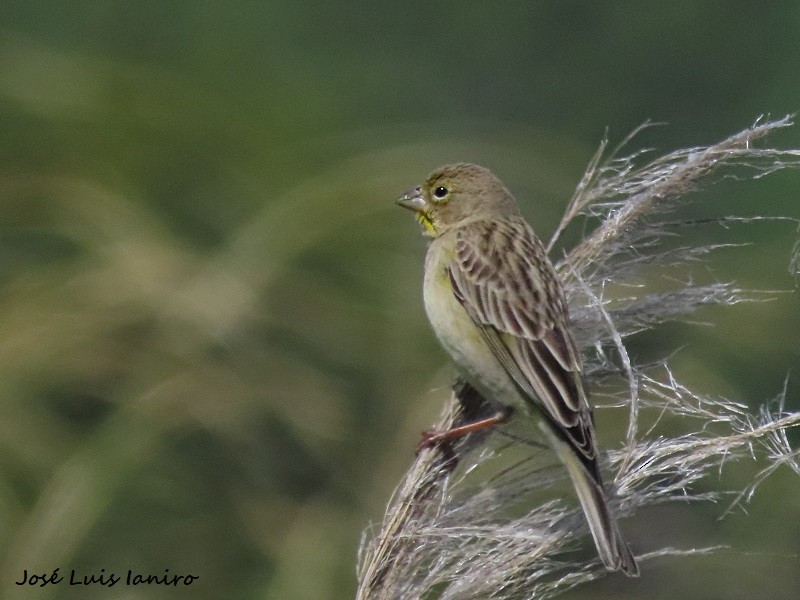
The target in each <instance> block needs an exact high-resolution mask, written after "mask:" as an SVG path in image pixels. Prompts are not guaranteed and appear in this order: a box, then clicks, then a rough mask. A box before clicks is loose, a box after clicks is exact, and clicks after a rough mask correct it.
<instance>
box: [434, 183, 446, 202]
mask: <svg viewBox="0 0 800 600" xmlns="http://www.w3.org/2000/svg"><path fill="white" fill-rule="evenodd" d="M449 193H450V191H449V190H448V189H447V188H446V187H443V186H441V185H440V186H439V187H437V188H436V189H435V190H433V196H434V197H435V198H438V199H439V200H441V199H442V198H444V197H445V196H447V194H449Z"/></svg>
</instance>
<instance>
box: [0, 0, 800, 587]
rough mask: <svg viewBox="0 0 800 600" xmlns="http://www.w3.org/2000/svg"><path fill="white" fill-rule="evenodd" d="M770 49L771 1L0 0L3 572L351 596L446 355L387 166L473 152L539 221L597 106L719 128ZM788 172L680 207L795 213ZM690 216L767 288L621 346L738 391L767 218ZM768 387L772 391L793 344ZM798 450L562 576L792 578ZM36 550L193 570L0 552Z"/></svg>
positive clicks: (795, 389) (729, 264) (561, 189)
mask: <svg viewBox="0 0 800 600" xmlns="http://www.w3.org/2000/svg"><path fill="white" fill-rule="evenodd" d="M798 61H800V4H798V3H796V2H775V3H769V4H760V3H751V4H749V5H746V4H745V5H742V4H739V5H737V6H736V7H735V9H734V8H733V5H730V4H728V3H723V2H709V1H698V0H685V1H678V2H669V3H653V2H650V3H639V2H615V3H595V2H516V3H505V2H501V3H485V2H476V1H471V2H442V3H430V2H407V3H402V4H401V5H397V4H395V3H385V4H380V3H371V2H364V1H357V2H350V3H338V4H335V5H331V4H328V3H326V2H314V1H312V2H308V1H303V0H300V1H297V0H295V1H294V2H280V1H272V2H248V1H234V2H228V3H215V2H199V1H194V2H189V1H186V0H181V1H171V2H153V1H150V2H134V3H131V2H118V1H109V2H104V3H98V2H85V1H84V2H70V3H64V2H52V1H39V2H18V1H16V0H7V1H6V2H4V3H2V6H0V131H2V133H0V169H2V171H0V200H1V201H2V216H3V218H2V220H0V411H2V416H1V417H0V445H1V446H2V452H1V453H0V561H2V562H1V565H2V566H1V567H0V597H3V598H6V597H15V598H16V597H20V598H23V597H24V598H31V599H32V598H37V599H38V598H72V597H75V598H104V599H106V598H189V597H191V598H209V599H211V598H222V597H225V598H234V599H236V598H241V599H251V598H264V599H304V600H305V599H307V600H315V599H334V600H337V599H345V598H352V596H353V594H354V590H355V574H354V573H355V562H356V550H357V546H358V543H359V538H360V535H361V532H362V530H363V529H364V528H365V526H366V525H367V524H368V523H370V522H376V521H378V520H379V519H380V516H381V514H382V510H383V507H384V505H385V503H386V501H387V500H388V498H389V495H390V493H391V491H392V489H393V486H394V485H395V484H396V482H397V481H398V479H399V477H400V476H401V474H402V473H403V472H404V469H405V467H406V466H407V465H408V464H409V462H410V461H411V459H412V456H413V448H414V446H415V444H416V441H417V439H418V438H417V436H418V432H419V430H421V429H423V428H424V427H427V426H428V425H429V424H430V422H431V420H432V419H433V417H434V415H435V414H436V413H437V412H438V410H439V407H440V406H441V404H442V402H443V400H444V398H445V397H446V396H447V394H448V383H449V380H450V377H451V374H452V373H451V371H450V370H449V368H448V366H447V359H446V357H445V356H444V354H443V352H442V351H441V350H440V349H439V348H438V346H437V344H436V342H435V340H434V339H433V336H432V334H431V333H430V332H429V329H428V326H427V323H426V320H425V317H424V313H423V309H422V303H421V294H420V285H421V272H422V257H423V253H424V242H423V241H422V240H421V239H420V237H419V235H418V231H417V226H416V224H415V223H414V222H413V220H412V219H411V218H410V215H408V214H406V213H404V212H402V211H400V209H398V208H396V207H394V206H393V204H392V200H393V199H394V198H395V197H396V196H397V195H398V194H399V193H401V192H402V191H404V190H405V189H406V188H407V187H409V186H410V185H412V184H414V183H416V182H418V181H420V180H421V179H422V178H423V177H424V176H425V175H426V174H427V173H428V172H429V171H431V170H432V169H433V168H434V167H436V166H438V165H440V164H442V163H446V162H450V161H457V160H458V161H461V160H469V161H475V162H480V163H483V164H486V165H487V166H490V167H491V168H493V170H495V172H497V173H498V174H499V175H500V176H501V177H502V178H503V179H504V180H505V181H506V183H507V184H508V186H509V187H510V188H511V189H512V190H513V191H514V192H515V194H516V195H517V197H518V198H519V199H520V200H521V201H522V203H523V206H524V208H523V210H524V212H525V213H526V214H527V215H528V216H529V217H530V218H531V219H532V220H533V222H534V223H535V225H536V228H537V230H538V231H539V233H540V234H541V235H542V237H545V238H547V237H549V234H550V232H551V231H552V230H553V228H554V227H555V225H556V223H557V221H558V218H559V215H560V211H561V210H562V209H563V207H564V205H565V203H566V201H567V199H568V198H569V196H570V194H571V193H572V190H573V188H574V186H575V184H576V183H577V181H578V180H579V178H580V176H581V174H582V172H583V169H584V167H585V165H586V163H587V162H588V160H589V159H590V157H591V155H592V153H593V151H594V149H595V147H596V144H597V143H598V142H599V140H600V139H601V138H602V136H603V135H604V131H605V128H606V126H608V127H610V130H611V137H612V139H616V140H619V139H621V138H622V137H623V136H624V135H625V134H626V133H627V132H628V131H629V130H631V129H632V128H633V127H635V126H636V125H638V124H640V123H641V122H643V121H644V120H645V119H648V118H651V119H653V120H655V121H665V122H667V123H668V124H669V125H668V126H667V127H660V128H656V129H653V130H650V131H648V132H646V133H645V134H644V135H643V137H642V139H641V141H639V142H638V143H635V144H634V147H639V146H640V145H642V144H644V145H648V146H653V147H655V148H657V149H658V150H659V151H662V152H665V151H668V150H671V149H673V148H676V147H679V146H689V145H696V144H707V143H711V142H714V141H717V140H718V139H721V138H723V137H726V136H727V135H729V134H731V133H734V132H735V131H738V130H740V129H743V128H744V127H747V126H749V125H750V124H751V123H752V122H753V121H754V120H755V119H756V118H757V117H758V116H759V115H761V114H765V113H768V114H771V115H773V116H776V117H778V116H782V115H783V114H786V113H789V112H793V111H796V110H797V109H798V108H800V102H798V95H799V94H800V70H799V69H798V68H797V65H798ZM767 143H770V144H777V145H781V146H792V145H793V146H796V147H798V146H800V131H799V130H798V129H797V128H794V129H791V130H789V131H787V132H784V133H781V134H779V135H777V136H775V137H773V138H772V139H770V140H769V141H768V142H767ZM798 177H800V173H796V172H787V173H779V174H777V175H773V176H770V177H768V178H766V179H762V180H759V181H757V182H734V181H730V180H726V181H724V182H722V183H720V184H718V185H715V186H713V187H712V188H711V189H710V190H709V191H708V192H707V193H704V194H702V195H700V196H698V199H702V201H703V203H702V205H694V206H692V207H689V208H687V209H686V210H685V213H684V214H686V215H693V216H698V215H703V216H719V215H725V214H734V213H739V214H746V215H751V214H762V215H781V214H785V215H790V216H794V217H800V207H798V203H797V193H796V190H797V187H798V181H799V180H798ZM711 234H713V235H714V236H715V237H714V240H715V241H745V240H754V241H757V243H756V244H754V245H753V246H750V247H748V248H743V249H736V250H730V251H726V252H725V253H722V254H721V255H720V257H719V258H718V259H715V262H714V271H713V272H710V273H709V277H710V279H714V278H717V277H718V278H720V279H725V278H729V277H735V278H737V279H738V280H739V281H741V282H742V284H743V285H744V286H747V287H756V286H757V287H762V288H768V289H776V290H789V293H785V294H778V295H777V299H776V300H775V301H773V302H770V303H767V304H745V305H739V306H736V307H734V308H732V309H726V310H709V311H707V312H704V313H703V314H702V315H701V317H702V319H704V320H708V321H712V322H714V323H716V326H714V327H698V326H689V325H675V326H670V327H664V328H661V329H660V330H658V331H657V332H656V333H655V334H653V335H648V336H645V337H643V338H642V339H640V340H635V341H634V343H633V345H632V351H633V352H634V354H636V355H637V356H640V357H658V356H662V355H664V354H667V353H669V352H671V351H672V350H673V349H675V348H677V347H681V348H682V349H681V350H680V352H679V353H678V354H676V355H675V357H674V364H675V367H676V372H677V374H678V375H679V376H680V377H682V378H683V379H684V381H685V382H687V383H688V384H690V385H692V386H693V387H695V388H696V389H698V390H701V391H705V392H708V393H719V394H725V395H728V396H730V397H732V398H735V399H740V400H742V401H745V402H748V403H750V404H751V405H753V406H755V405H757V404H759V403H760V402H762V401H764V400H766V399H769V398H771V397H774V396H775V395H776V394H778V393H779V392H780V390H781V388H782V385H783V381H784V378H785V376H786V375H787V373H789V372H790V371H791V370H792V369H793V368H795V367H796V365H797V363H798V359H799V358H800V349H798V344H797V334H798V332H799V331H800V311H798V308H799V304H800V303H799V302H798V297H797V294H796V293H792V290H793V289H794V286H795V283H796V282H795V280H794V279H793V278H792V277H791V276H790V275H789V273H788V272H787V266H788V262H789V257H790V253H791V248H792V245H793V243H794V240H795V237H796V233H795V230H794V226H793V225H791V224H765V223H761V224H755V225H749V226H741V227H738V226H737V227H734V228H732V229H731V230H729V231H725V232H723V234H724V235H722V236H721V237H720V232H719V231H718V230H714V229H708V230H705V229H701V230H699V231H698V235H700V236H702V235H711ZM573 239H574V237H573ZM795 371H796V370H795ZM788 390H789V399H788V402H787V406H788V407H789V408H794V409H800V401H798V396H800V384H799V383H798V380H797V374H796V372H793V373H792V377H791V378H790V379H789V385H788ZM601 437H602V436H601ZM601 441H604V442H605V443H606V444H609V443H615V441H617V440H609V439H606V440H602V439H601ZM762 466H763V465H762ZM757 468H758V465H753V464H745V465H742V466H735V467H734V466H729V467H727V468H726V469H725V470H724V471H723V474H722V476H723V481H722V482H719V481H717V480H714V481H709V482H708V486H709V489H716V488H719V487H721V486H725V485H727V486H739V487H743V486H745V485H746V484H747V482H748V481H749V477H751V476H752V475H753V473H755V472H756V470H757ZM798 483H800V482H798V480H797V478H796V477H795V476H794V475H792V474H790V473H788V472H783V471H781V470H779V471H778V472H777V473H776V474H775V476H773V477H772V478H771V479H769V480H768V481H767V482H766V483H765V484H764V485H763V486H762V487H761V488H760V489H759V491H758V492H757V493H756V495H755V497H754V500H753V503H752V504H751V505H749V506H748V511H747V512H748V514H744V512H743V511H736V512H735V513H734V514H733V515H731V516H729V517H727V518H726V519H724V520H722V521H719V520H717V517H718V515H719V514H720V513H721V511H722V509H723V507H724V506H725V505H726V499H725V498H723V499H722V500H721V502H720V504H719V505H713V504H709V505H703V506H700V505H695V506H685V505H674V506H669V507H662V508H659V509H653V510H651V511H646V512H645V513H642V514H640V515H638V516H637V517H636V518H634V519H631V520H627V521H626V522H625V523H624V525H623V528H624V529H625V530H626V532H629V536H628V537H629V538H630V540H631V542H632V545H633V546H634V548H635V549H637V550H638V551H640V552H644V551H649V550H655V549H658V548H660V547H663V546H668V545H672V546H676V547H683V548H687V547H696V546H697V547H699V546H706V545H714V544H727V545H730V546H731V548H730V549H729V550H723V551H720V552H718V553H716V554H713V555H710V556H706V557H698V558H691V559H690V558H684V559H675V558H671V559H659V560H656V561H652V562H648V563H646V564H644V566H643V576H642V577H641V579H640V580H638V581H627V580H622V579H623V578H620V577H609V578H607V579H606V580H604V581H603V582H601V583H599V584H597V585H593V586H589V587H585V588H582V589H578V590H574V591H573V592H570V593H569V594H567V595H566V597H572V598H605V597H609V598H611V597H613V598H664V597H687V598H703V599H705V598H709V599H711V598H720V599H722V598H726V599H727V598H742V599H744V598H748V599H749V598H754V597H764V596H766V595H769V596H770V597H771V598H796V595H797V589H800V558H799V557H798V553H800V541H799V540H800V504H799V503H798V502H797V497H798V489H800V487H798ZM56 567H60V568H61V573H62V574H68V572H69V570H70V569H73V568H74V569H76V570H77V571H78V572H79V573H81V574H90V573H95V574H99V573H100V569H105V573H109V572H111V571H114V572H116V573H118V574H119V573H125V572H126V571H127V569H133V570H134V571H137V572H143V573H154V574H156V575H162V574H164V572H165V571H164V570H165V569H169V570H170V571H169V572H170V573H178V574H186V573H192V574H194V575H197V576H199V580H198V581H196V582H195V583H194V584H193V585H192V586H191V587H189V588H181V587H178V588H171V587H170V588H167V587H163V586H149V587H123V586H122V585H118V586H116V587H114V588H111V589H106V588H102V587H100V586H92V587H88V588H84V589H81V588H75V587H72V588H70V587H68V586H67V585H66V583H62V584H60V585H58V586H48V587H45V588H38V587H37V588H30V589H27V588H26V589H20V588H19V587H18V586H16V585H14V582H15V581H18V580H19V578H20V576H21V573H22V570H23V569H28V570H29V571H33V572H40V573H41V572H47V573H50V572H52V570H53V569H54V568H56Z"/></svg>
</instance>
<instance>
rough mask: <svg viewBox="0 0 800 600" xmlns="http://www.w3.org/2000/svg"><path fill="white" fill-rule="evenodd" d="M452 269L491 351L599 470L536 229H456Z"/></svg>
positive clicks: (557, 294)
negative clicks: (535, 232)
mask: <svg viewBox="0 0 800 600" xmlns="http://www.w3.org/2000/svg"><path fill="white" fill-rule="evenodd" d="M449 273H450V280H451V283H452V286H453V292H454V294H455V296H456V298H457V299H458V301H459V302H460V303H461V305H462V306H463V307H464V308H465V309H466V311H467V313H468V314H469V316H470V317H471V319H472V320H473V321H474V322H475V323H476V324H477V325H478V327H479V328H480V329H481V332H482V334H483V338H484V339H485V340H486V342H487V344H488V345H489V347H490V348H491V350H492V353H493V354H494V356H495V357H496V358H497V359H498V360H499V361H500V363H501V364H502V365H503V368H504V369H505V370H506V372H507V373H508V374H509V375H510V376H511V378H512V379H513V380H514V382H515V384H516V385H517V387H518V388H519V389H520V390H521V391H522V393H523V395H524V396H525V397H526V398H527V399H528V400H530V401H531V402H533V403H534V404H535V405H536V406H537V407H538V408H539V409H540V410H541V411H543V413H544V414H545V416H546V417H547V418H548V420H549V421H550V423H551V425H553V426H554V428H555V430H556V431H557V432H558V433H559V434H560V435H561V436H562V437H563V438H565V440H566V441H567V442H568V443H569V444H570V445H571V446H572V447H573V448H574V449H575V450H576V451H577V453H578V454H579V456H580V457H581V459H582V460H583V462H584V464H585V465H586V466H587V468H589V470H590V472H592V473H593V474H594V473H596V472H597V464H596V460H595V457H596V444H595V440H594V433H593V424H592V415H591V411H590V409H589V404H588V402H587V399H586V393H585V391H584V387H583V376H582V373H581V362H580V357H579V355H578V351H577V349H576V348H575V344H574V342H573V341H572V338H571V336H570V334H569V331H568V327H569V317H568V313H567V307H566V301H565V300H564V295H563V292H562V290H561V285H560V283H559V281H558V279H557V276H556V274H555V271H554V270H553V267H552V265H551V263H550V260H549V259H548V257H547V254H546V253H545V250H544V248H543V246H542V244H541V242H540V241H539V240H538V238H537V237H536V236H535V235H534V233H533V230H531V228H530V226H528V224H527V223H526V222H525V221H523V220H522V219H518V220H513V221H481V222H476V223H471V224H469V225H466V226H465V227H462V228H460V229H459V230H458V231H457V232H456V242H455V256H454V258H453V260H452V261H451V263H450V265H449Z"/></svg>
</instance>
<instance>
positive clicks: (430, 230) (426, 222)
mask: <svg viewBox="0 0 800 600" xmlns="http://www.w3.org/2000/svg"><path fill="white" fill-rule="evenodd" d="M417 221H419V224H420V225H422V228H423V229H424V230H425V233H426V234H427V235H429V236H431V237H436V226H435V225H434V224H433V220H432V219H431V217H430V215H428V213H426V212H424V211H420V212H418V213H417Z"/></svg>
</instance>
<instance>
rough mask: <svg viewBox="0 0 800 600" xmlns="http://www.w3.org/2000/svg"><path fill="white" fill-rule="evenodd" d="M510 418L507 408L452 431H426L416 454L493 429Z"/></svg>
mask: <svg viewBox="0 0 800 600" xmlns="http://www.w3.org/2000/svg"><path fill="white" fill-rule="evenodd" d="M510 416H511V410H510V409H508V408H503V409H502V410H500V411H498V412H497V413H496V414H494V415H492V416H491V417H488V418H486V419H481V420H479V421H473V422H472V423H467V424H466V425H460V426H458V427H453V428H452V429H426V430H425V431H423V432H422V439H421V440H420V442H419V444H417V452H421V451H422V450H425V449H426V448H433V447H435V446H438V445H440V444H446V443H448V442H451V441H453V440H455V439H458V438H460V437H462V436H465V435H467V434H468V433H473V432H475V431H482V430H484V429H489V428H490V427H494V426H495V425H499V424H501V423H505V422H506V421H507V420H508V418H509V417H510Z"/></svg>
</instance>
